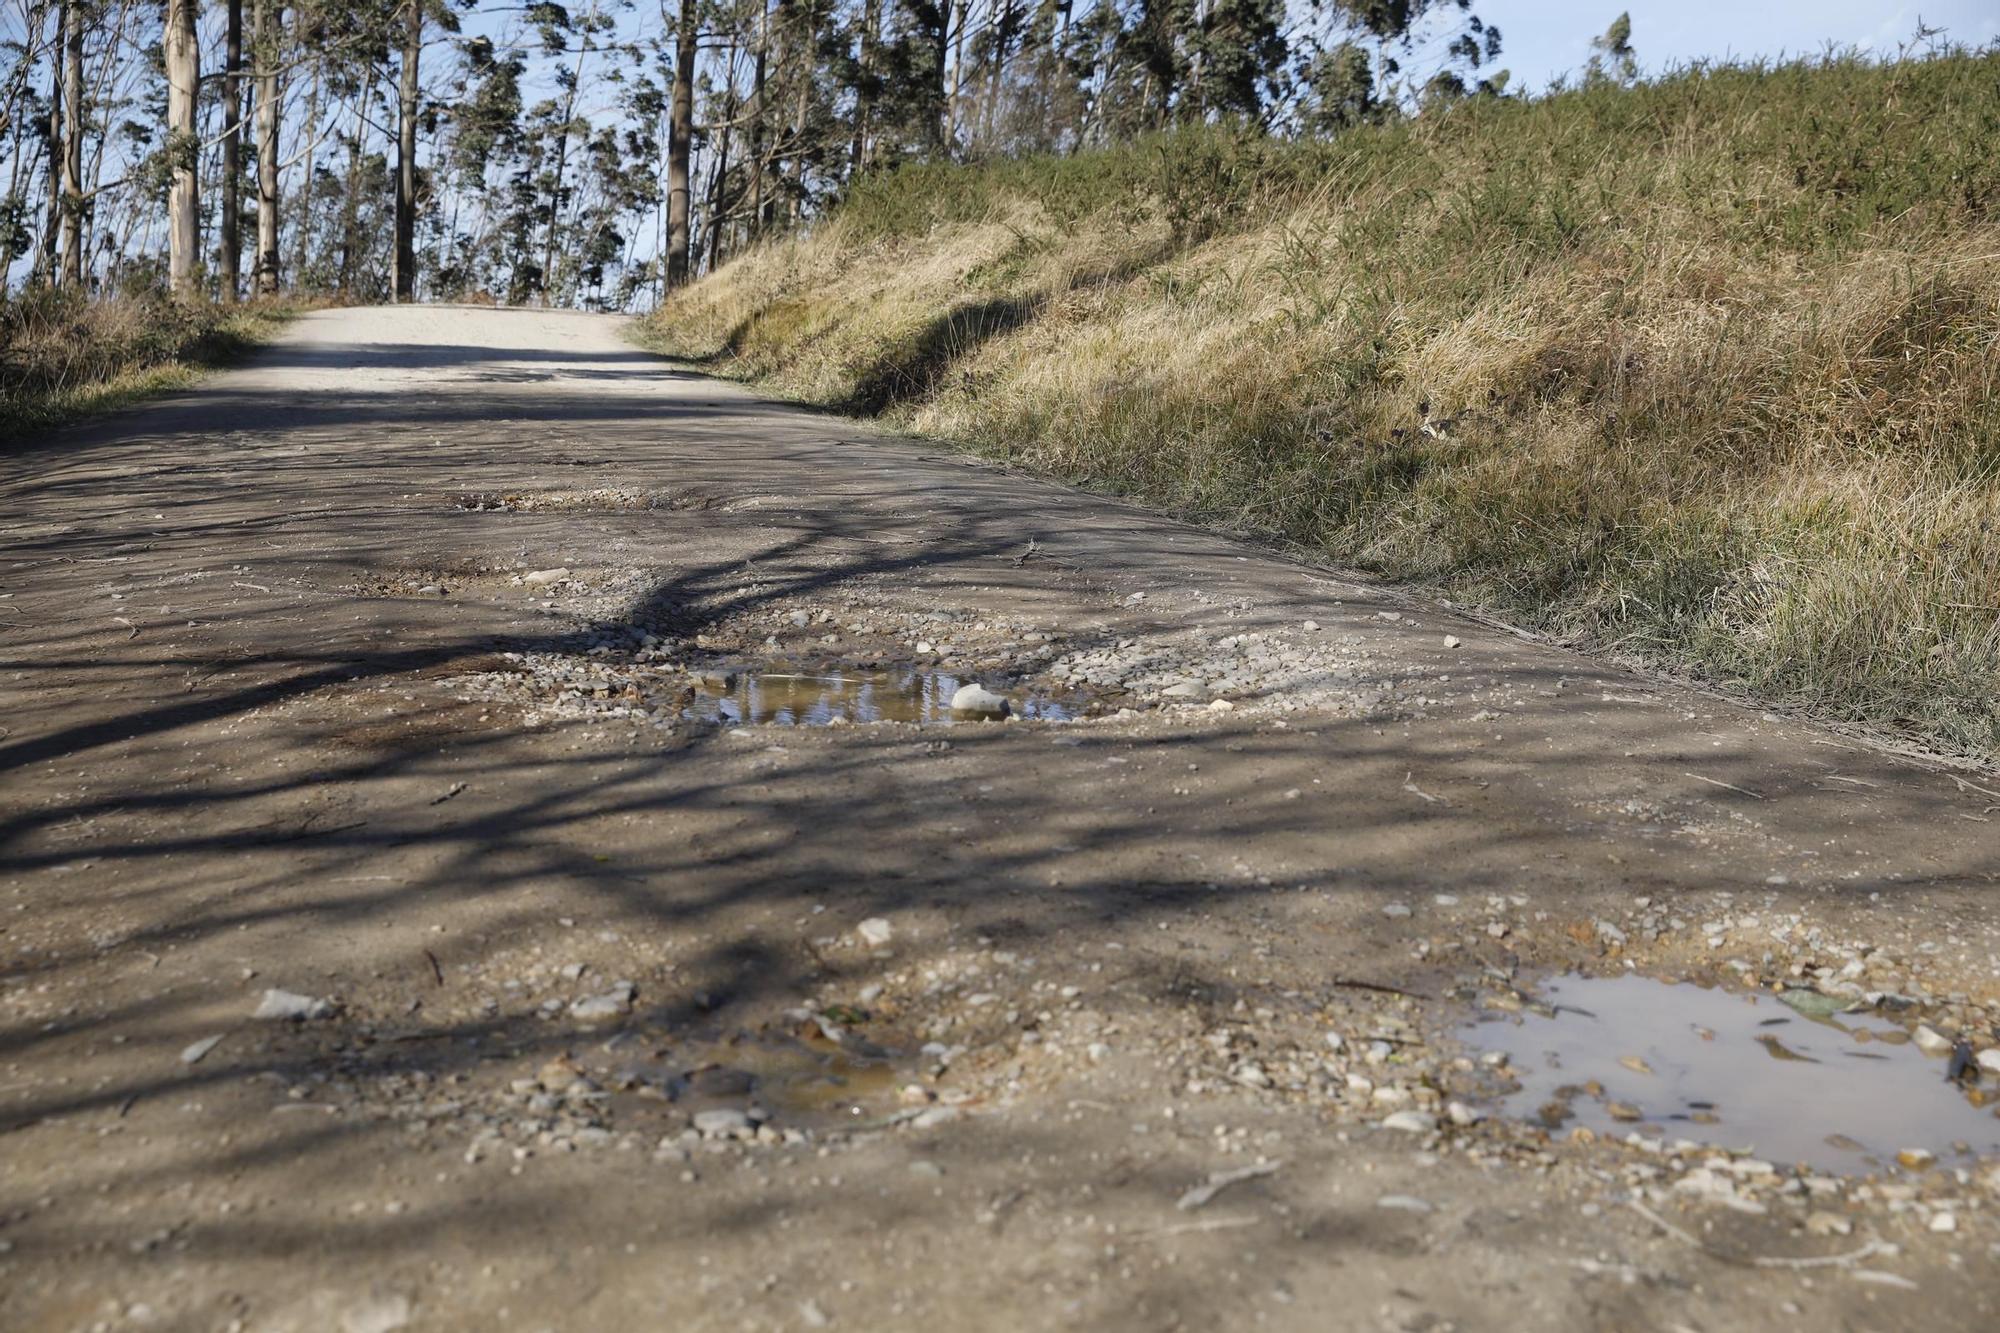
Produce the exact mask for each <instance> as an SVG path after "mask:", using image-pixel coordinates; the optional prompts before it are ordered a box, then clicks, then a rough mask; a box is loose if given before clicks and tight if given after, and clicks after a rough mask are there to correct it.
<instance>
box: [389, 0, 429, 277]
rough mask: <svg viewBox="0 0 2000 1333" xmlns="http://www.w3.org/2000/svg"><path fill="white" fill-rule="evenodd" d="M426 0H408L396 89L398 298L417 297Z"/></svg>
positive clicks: (405, 9) (396, 263)
mask: <svg viewBox="0 0 2000 1333" xmlns="http://www.w3.org/2000/svg"><path fill="white" fill-rule="evenodd" d="M423 49H424V5H423V0H405V4H404V10H403V69H402V77H401V79H400V81H399V82H398V85H397V89H396V259H395V272H396V299H397V300H398V301H414V300H416V299H417V92H418V82H417V79H418V74H419V70H418V67H417V62H418V60H419V59H420V58H421V57H422V55H423Z"/></svg>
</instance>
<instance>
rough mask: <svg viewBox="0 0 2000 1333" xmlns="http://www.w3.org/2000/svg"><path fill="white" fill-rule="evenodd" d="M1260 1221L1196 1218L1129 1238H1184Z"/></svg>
mask: <svg viewBox="0 0 2000 1333" xmlns="http://www.w3.org/2000/svg"><path fill="white" fill-rule="evenodd" d="M1262 1220H1263V1219H1261V1218H1256V1217H1198V1218H1196V1219H1195V1220H1194V1221H1192V1222H1175V1223H1173V1224H1172V1225H1171V1226H1164V1227H1153V1228H1151V1229H1149V1230H1146V1231H1134V1232H1132V1233H1130V1236H1131V1239H1133V1240H1154V1239H1157V1238H1159V1237H1161V1236H1185V1235H1188V1234H1190V1233H1192V1232H1197V1231H1233V1230H1235V1229H1236V1228H1237V1227H1254V1226H1256V1225H1257V1223H1258V1222H1260V1221H1262Z"/></svg>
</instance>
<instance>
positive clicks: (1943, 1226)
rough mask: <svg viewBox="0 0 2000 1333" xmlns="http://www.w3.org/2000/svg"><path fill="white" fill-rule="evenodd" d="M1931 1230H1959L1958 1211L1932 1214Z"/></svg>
mask: <svg viewBox="0 0 2000 1333" xmlns="http://www.w3.org/2000/svg"><path fill="white" fill-rule="evenodd" d="M1931 1230H1932V1231H1956V1230H1958V1214H1957V1213H1933V1214H1931Z"/></svg>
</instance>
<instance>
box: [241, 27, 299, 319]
mask: <svg viewBox="0 0 2000 1333" xmlns="http://www.w3.org/2000/svg"><path fill="white" fill-rule="evenodd" d="M284 23H285V9H284V6H283V5H281V4H277V3H275V0H256V8H255V9H254V10H253V11H252V35H251V46H252V50H253V56H252V59H253V60H254V61H255V63H256V70H257V267H256V272H255V276H254V282H255V285H256V289H257V294H258V295H259V296H276V295H277V294H278V268H279V265H278V113H279V107H278V101H279V98H280V96H281V95H282V92H281V89H280V87H279V82H278V57H279V48H280V47H281V45H282V43H281V42H280V40H279V33H280V32H281V31H282V30H283V28H284ZM306 173H307V176H308V178H310V176H311V174H312V166H311V164H310V163H308V164H307V167H306Z"/></svg>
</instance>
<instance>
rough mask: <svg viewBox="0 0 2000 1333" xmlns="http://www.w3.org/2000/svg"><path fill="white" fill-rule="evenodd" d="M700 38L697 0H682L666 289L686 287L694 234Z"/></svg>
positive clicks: (670, 142)
mask: <svg viewBox="0 0 2000 1333" xmlns="http://www.w3.org/2000/svg"><path fill="white" fill-rule="evenodd" d="M699 37H700V19H699V17H698V16H697V14H696V12H695V0H681V21H680V32H679V34H678V35H677V37H676V38H675V41H674V97H673V113H672V119H671V121H669V123H668V126H667V290H668V291H672V290H673V289H674V288H676V287H681V286H685V285H686V283H687V280H688V276H689V274H688V258H689V255H690V253H691V241H692V237H691V235H690V233H689V230H688V161H689V158H690V156H691V154H692V151H693V147H694V61H695V43H696V41H697V40H698V38H699Z"/></svg>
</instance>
